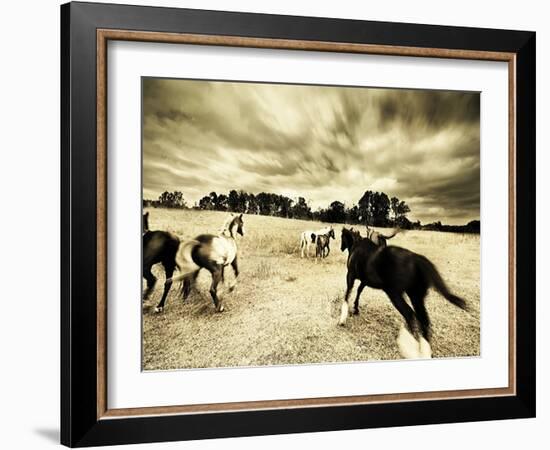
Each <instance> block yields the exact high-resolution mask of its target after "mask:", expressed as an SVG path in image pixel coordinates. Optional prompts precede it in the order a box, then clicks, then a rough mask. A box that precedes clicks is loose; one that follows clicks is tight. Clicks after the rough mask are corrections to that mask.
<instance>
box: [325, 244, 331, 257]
mask: <svg viewBox="0 0 550 450" xmlns="http://www.w3.org/2000/svg"><path fill="white" fill-rule="evenodd" d="M326 249H327V254H326V255H325V258H326V257H328V255H329V253H330V247H329V246H328V245H327V247H326Z"/></svg>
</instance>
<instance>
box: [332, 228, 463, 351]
mask: <svg viewBox="0 0 550 450" xmlns="http://www.w3.org/2000/svg"><path fill="white" fill-rule="evenodd" d="M346 249H347V250H348V252H349V255H348V262H347V266H348V273H347V278H346V280H347V289H346V296H345V299H344V303H343V304H342V311H341V315H340V321H339V323H340V325H344V324H345V323H346V319H347V317H348V311H349V305H348V299H349V295H350V292H351V290H352V288H353V285H354V283H355V280H357V279H358V280H360V282H361V284H360V285H359V288H358V289H357V296H356V298H355V303H354V310H353V312H354V314H359V297H360V296H361V292H363V289H364V288H365V286H369V287H371V288H375V289H382V290H383V291H384V292H385V293H386V295H387V296H388V297H389V298H390V300H391V302H392V304H393V306H395V308H396V309H397V310H398V311H399V312H400V313H401V315H402V316H403V318H404V319H405V322H406V324H407V328H408V330H409V331H410V333H411V334H412V335H413V336H414V338H415V339H416V340H417V341H418V340H419V337H420V336H419V331H420V332H421V333H422V337H423V338H424V339H425V340H426V341H427V342H428V343H429V341H430V335H431V327H430V318H429V317H428V312H427V311H426V307H425V305H424V298H425V297H426V293H427V291H428V288H430V287H434V288H435V289H436V290H437V291H438V292H439V293H440V294H441V295H442V296H443V297H445V298H446V299H447V300H448V301H449V302H451V303H452V304H453V305H456V306H458V307H459V308H461V309H464V310H466V309H467V305H466V302H465V301H464V300H463V299H461V298H460V297H457V296H456V295H454V294H452V293H451V292H450V291H449V289H448V288H447V286H446V285H445V282H444V281H443V279H442V278H441V276H440V275H439V272H438V271H437V269H436V267H435V266H434V265H433V264H432V263H431V262H430V261H429V260H428V259H427V258H426V257H424V256H422V255H419V254H417V253H413V252H411V251H409V250H407V249H404V248H401V247H395V246H389V247H385V246H377V245H376V244H375V243H373V242H372V241H371V240H370V239H367V238H361V237H360V235H359V233H358V232H357V231H353V230H348V229H346V228H344V229H343V230H342V246H341V250H342V251H345V250H346ZM405 293H406V294H407V295H408V296H409V298H410V300H411V303H412V306H413V308H414V309H413V308H411V307H410V306H409V305H408V304H407V302H406V301H405V300H404V298H403V294H405ZM419 327H420V330H419Z"/></svg>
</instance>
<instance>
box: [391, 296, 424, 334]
mask: <svg viewBox="0 0 550 450" xmlns="http://www.w3.org/2000/svg"><path fill="white" fill-rule="evenodd" d="M386 294H387V296H388V297H389V298H390V300H391V302H392V304H393V306H395V309H397V311H399V313H400V314H401V316H403V319H405V323H406V324H407V328H408V330H409V331H410V333H411V334H412V335H413V336H414V338H415V339H416V340H418V338H419V330H418V319H417V317H416V314H415V313H414V311H413V309H412V308H411V307H410V306H409V305H408V304H407V302H406V301H405V299H404V298H403V293H401V292H386Z"/></svg>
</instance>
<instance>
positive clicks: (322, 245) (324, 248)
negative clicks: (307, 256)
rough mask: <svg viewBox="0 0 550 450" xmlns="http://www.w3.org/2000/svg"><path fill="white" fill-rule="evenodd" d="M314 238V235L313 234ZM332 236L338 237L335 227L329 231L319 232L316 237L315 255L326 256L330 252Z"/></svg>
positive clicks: (333, 237)
mask: <svg viewBox="0 0 550 450" xmlns="http://www.w3.org/2000/svg"><path fill="white" fill-rule="evenodd" d="M312 238H313V236H312ZM330 238H332V239H336V235H335V234H334V229H333V228H330V230H329V231H328V233H325V234H319V235H317V238H316V247H315V256H316V257H321V258H326V257H327V256H328V255H329V253H330Z"/></svg>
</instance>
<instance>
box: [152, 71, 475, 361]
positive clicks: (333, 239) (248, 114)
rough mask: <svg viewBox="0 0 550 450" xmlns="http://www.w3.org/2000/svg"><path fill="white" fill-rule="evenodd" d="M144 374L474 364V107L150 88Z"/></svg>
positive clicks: (222, 87)
mask: <svg viewBox="0 0 550 450" xmlns="http://www.w3.org/2000/svg"><path fill="white" fill-rule="evenodd" d="M142 158H143V159H142V182H143V194H142V195H143V241H142V245H143V249H142V251H143V280H142V283H143V306H142V311H143V316H142V317H143V322H142V330H143V342H142V369H143V370H174V369H190V368H195V369H197V368H211V367H235V366H238V367H249V366H267V365H292V364H314V363H344V362H346V363H349V362H364V361H380V360H399V359H405V358H424V359H428V358H432V357H433V358H456V357H476V356H479V355H480V319H479V311H480V95H479V93H478V92H455V91H435V90H412V89H398V88H396V89H388V88H383V89H380V88H374V87H373V88H371V87H355V86H354V87H347V86H318V85H297V84H296V85H294V84H272V83H257V82H243V81H218V80H189V79H166V78H154V77H143V78H142Z"/></svg>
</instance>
